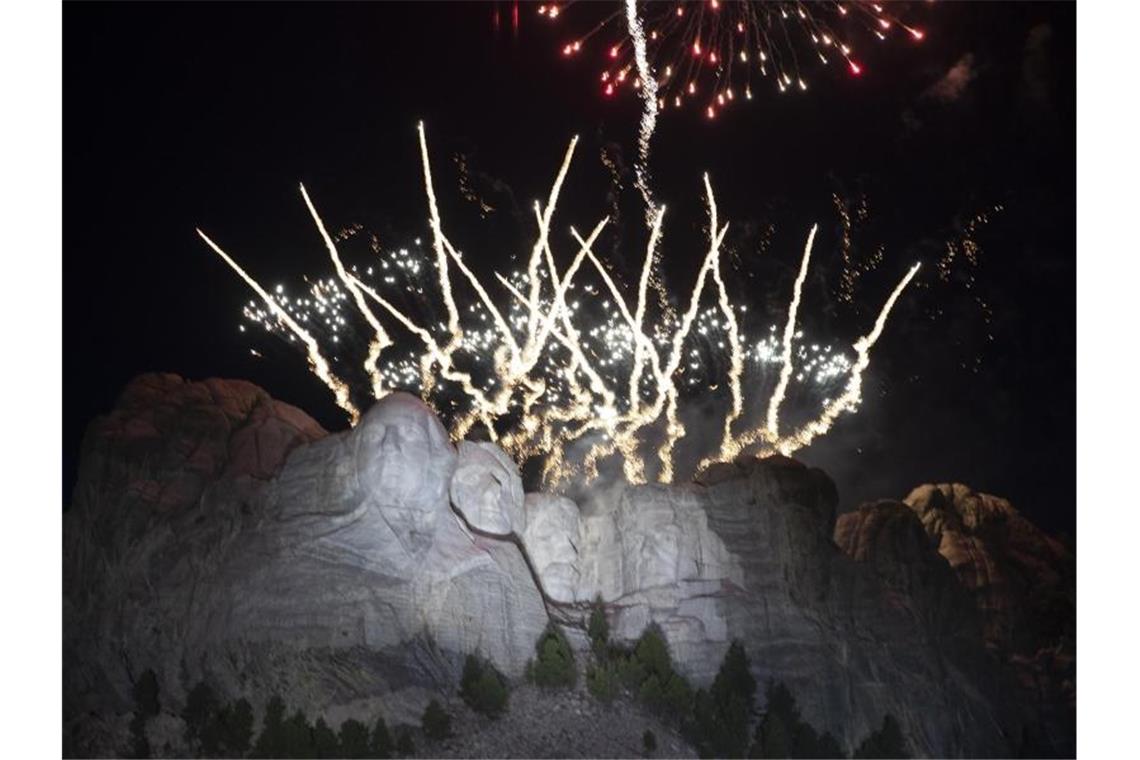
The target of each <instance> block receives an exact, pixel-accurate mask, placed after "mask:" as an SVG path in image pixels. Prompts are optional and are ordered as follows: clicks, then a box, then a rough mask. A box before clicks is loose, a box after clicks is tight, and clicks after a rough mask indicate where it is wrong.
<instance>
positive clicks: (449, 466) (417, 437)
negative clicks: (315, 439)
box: [354, 393, 456, 555]
mask: <svg viewBox="0 0 1140 760" xmlns="http://www.w3.org/2000/svg"><path fill="white" fill-rule="evenodd" d="M354 437H355V439H356V440H355V461H356V476H357V485H358V487H359V489H360V490H361V492H362V493H363V494H364V496H365V498H366V499H368V500H369V501H371V502H372V503H373V504H375V506H376V507H377V509H379V511H380V513H381V515H382V516H383V518H384V520H385V522H387V523H388V525H389V527H391V529H392V532H393V533H394V534H395V535H396V538H397V539H398V540H399V541H400V543H401V544H402V545H403V547H404V549H405V550H406V551H407V552H408V553H409V554H413V555H414V554H418V553H419V552H420V551H422V550H424V549H426V548H427V547H428V546H430V545H431V540H432V534H433V533H434V531H435V524H436V520H437V519H439V518H440V517H441V516H443V517H447V516H449V508H448V501H447V499H448V497H447V489H448V485H449V483H450V481H451V475H452V472H453V471H454V469H455V459H456V455H455V449H454V448H453V447H452V445H451V441H450V440H449V439H448V436H447V431H445V430H444V429H443V425H441V424H440V422H439V420H438V419H436V416H435V414H433V413H432V411H431V410H430V409H429V408H428V407H427V406H426V405H425V404H424V403H423V402H422V401H420V400H419V399H418V398H416V397H415V396H411V395H409V394H407V393H392V394H390V395H388V396H386V397H384V398H383V399H381V400H380V401H379V402H377V403H376V405H375V406H373V407H372V408H371V409H370V410H369V411H368V413H367V414H365V415H364V418H363V419H362V420H361V421H360V425H359V427H358V428H357V430H356V431H355V433H354Z"/></svg>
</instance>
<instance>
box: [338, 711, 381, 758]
mask: <svg viewBox="0 0 1140 760" xmlns="http://www.w3.org/2000/svg"><path fill="white" fill-rule="evenodd" d="M386 731H387V728H385V732H386ZM337 741H338V743H339V744H340V755H341V757H345V758H350V760H355V758H363V757H373V755H371V754H369V746H368V726H366V725H364V724H363V723H361V722H360V721H358V720H355V719H353V718H349V719H348V720H346V721H345V722H344V723H341V724H340V735H339V737H338V739H337ZM385 757H387V755H385Z"/></svg>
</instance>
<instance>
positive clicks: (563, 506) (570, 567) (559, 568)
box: [523, 494, 582, 602]
mask: <svg viewBox="0 0 1140 760" xmlns="http://www.w3.org/2000/svg"><path fill="white" fill-rule="evenodd" d="M526 511H527V523H526V533H525V534H524V536H523V543H524V544H525V545H526V550H527V554H528V555H529V556H530V559H531V562H532V563H533V564H534V568H535V571H536V572H537V573H538V575H539V578H540V579H541V580H542V586H543V589H544V590H545V591H546V593H547V595H548V596H549V597H550V598H551V599H554V600H556V601H559V602H573V601H574V600H575V593H576V591H577V588H578V579H579V577H580V575H581V572H580V570H579V567H578V562H579V558H578V546H580V545H581V543H582V541H581V534H580V522H579V515H578V506H577V505H576V504H574V502H572V501H570V500H569V499H566V498H563V497H561V496H556V495H554V494H527V495H526Z"/></svg>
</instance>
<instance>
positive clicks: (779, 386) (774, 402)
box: [767, 224, 819, 439]
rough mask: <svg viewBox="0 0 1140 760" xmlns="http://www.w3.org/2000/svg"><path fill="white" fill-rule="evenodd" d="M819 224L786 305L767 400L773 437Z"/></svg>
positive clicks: (789, 374) (777, 428)
mask: <svg viewBox="0 0 1140 760" xmlns="http://www.w3.org/2000/svg"><path fill="white" fill-rule="evenodd" d="M817 229H819V225H815V224H813V225H812V228H811V232H810V233H809V234H808V239H807V244H806V245H805V246H804V257H803V259H802V260H801V262H800V271H799V274H797V275H796V282H795V285H794V286H793V287H792V303H791V305H790V306H789V307H788V321H787V322H786V323H784V351H783V354H781V357H780V358H781V362H782V366H781V367H780V379H779V382H777V383H776V390H775V391H773V393H772V397H771V398H770V399H769V400H768V418H767V425H768V430H767V433H768V435H769V436H771V437H772V438H773V439H774V438H778V437H779V435H780V405H781V404H782V403H783V402H784V394H785V393H786V392H787V390H788V381H789V380H790V379H791V377H792V338H793V337H795V334H796V314H797V312H798V311H799V308H800V294H801V293H802V292H803V288H804V280H805V279H807V272H808V262H809V260H810V259H811V248H812V244H813V243H814V242H815V233H816V230H817Z"/></svg>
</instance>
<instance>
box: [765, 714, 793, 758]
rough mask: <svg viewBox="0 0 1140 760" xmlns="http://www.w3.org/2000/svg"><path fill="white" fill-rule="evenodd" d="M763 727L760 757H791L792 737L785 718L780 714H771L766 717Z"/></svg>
mask: <svg viewBox="0 0 1140 760" xmlns="http://www.w3.org/2000/svg"><path fill="white" fill-rule="evenodd" d="M763 726H764V728H763V732H762V733H763V736H762V738H761V745H760V746H761V754H760V755H759V757H772V758H783V757H791V756H792V737H791V732H789V731H788V726H787V724H786V723H785V722H784V718H783V716H782V715H780V714H779V713H770V714H768V715H766V716H764V721H763Z"/></svg>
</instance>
